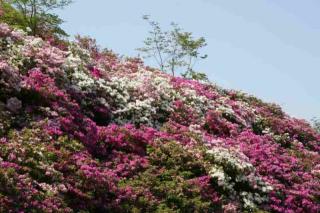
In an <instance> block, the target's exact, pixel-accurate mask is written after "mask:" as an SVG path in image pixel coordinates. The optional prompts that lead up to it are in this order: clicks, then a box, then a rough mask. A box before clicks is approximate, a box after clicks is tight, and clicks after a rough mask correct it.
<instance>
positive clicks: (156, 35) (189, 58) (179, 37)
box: [137, 15, 207, 76]
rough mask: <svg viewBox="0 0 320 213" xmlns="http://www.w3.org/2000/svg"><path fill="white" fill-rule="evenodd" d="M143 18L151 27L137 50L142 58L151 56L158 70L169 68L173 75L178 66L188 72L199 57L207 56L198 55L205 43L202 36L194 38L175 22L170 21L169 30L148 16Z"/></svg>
mask: <svg viewBox="0 0 320 213" xmlns="http://www.w3.org/2000/svg"><path fill="white" fill-rule="evenodd" d="M143 19H144V20H146V21H147V22H148V23H149V25H150V26H151V28H152V29H151V31H150V32H149V36H148V37H147V38H146V39H145V40H144V44H145V46H144V47H143V48H138V49H137V50H138V51H140V52H141V53H142V54H143V57H144V58H153V59H154V60H155V61H156V63H157V64H158V66H159V68H160V70H162V71H165V70H170V71H171V73H172V75H173V76H174V75H175V72H176V70H177V69H178V68H182V69H183V68H184V69H185V70H186V72H188V71H189V72H190V71H193V67H194V66H195V64H196V62H197V61H198V60H199V59H205V58H206V57H207V55H203V56H200V53H199V50H200V49H201V48H202V47H204V46H206V45H207V44H206V41H205V39H204V38H203V37H200V38H198V39H195V38H193V36H192V33H190V32H183V30H182V29H181V28H180V27H179V26H178V25H177V24H175V23H171V27H172V30H171V31H162V29H161V27H160V24H159V23H158V22H155V21H152V20H151V19H150V17H149V16H147V15H145V16H143ZM193 72H195V71H193Z"/></svg>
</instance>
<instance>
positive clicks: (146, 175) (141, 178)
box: [122, 142, 219, 213]
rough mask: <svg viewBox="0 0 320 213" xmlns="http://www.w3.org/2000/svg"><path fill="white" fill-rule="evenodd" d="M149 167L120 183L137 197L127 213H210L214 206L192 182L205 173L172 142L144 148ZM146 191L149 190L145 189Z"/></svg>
mask: <svg viewBox="0 0 320 213" xmlns="http://www.w3.org/2000/svg"><path fill="white" fill-rule="evenodd" d="M148 156H149V161H150V166H149V167H148V168H147V169H146V170H145V171H144V172H143V173H141V174H139V175H138V176H136V177H134V178H131V179H129V180H125V181H123V183H122V185H123V186H131V187H133V188H134V190H135V191H136V192H137V194H140V196H139V197H138V198H137V200H136V202H135V203H134V204H131V205H134V206H135V207H134V208H132V206H131V205H130V204H129V205H128V206H127V208H128V209H130V211H131V212H168V213H169V212H213V211H214V210H216V209H217V208H219V205H214V204H213V203H211V202H210V200H209V199H208V198H205V197H203V196H202V192H201V188H200V186H198V185H197V184H194V183H193V182H192V180H193V179H194V178H197V177H201V176H203V175H205V174H206V171H205V168H204V166H203V163H202V162H201V161H200V160H199V159H197V158H195V157H194V156H193V154H192V153H190V152H188V151H186V150H185V149H184V148H183V147H182V146H181V145H179V144H178V143H176V142H166V143H158V144H156V146H153V147H149V148H148ZM148 189H150V190H148Z"/></svg>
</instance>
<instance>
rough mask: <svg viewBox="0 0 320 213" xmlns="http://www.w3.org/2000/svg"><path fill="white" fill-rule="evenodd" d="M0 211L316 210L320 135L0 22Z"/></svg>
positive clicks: (211, 88) (189, 83)
mask: <svg viewBox="0 0 320 213" xmlns="http://www.w3.org/2000/svg"><path fill="white" fill-rule="evenodd" d="M0 48H1V51H0V212H288V213H293V212H308V213H316V212H320V155H319V151H320V135H319V134H317V133H316V132H315V131H314V130H313V129H312V128H311V127H310V126H309V124H307V123H306V122H305V121H303V120H298V119H295V118H291V117H289V116H288V115H287V114H285V113H284V112H283V111H282V110H281V109H280V108H279V107H278V106H276V105H273V104H267V103H263V102H262V101H260V100H259V99H256V98H254V97H252V96H249V95H246V94H243V93H241V92H238V91H228V90H223V89H221V88H219V87H217V86H215V85H213V84H208V83H201V82H197V81H193V80H187V79H184V78H180V77H172V76H170V75H167V74H165V73H162V72H160V71H158V70H154V69H152V68H149V67H145V66H144V65H143V63H142V62H141V61H140V60H139V59H131V58H128V59H120V58H118V57H117V56H116V55H114V54H113V53H111V52H107V51H104V52H100V51H98V50H97V49H96V48H94V45H92V44H91V43H90V41H88V40H79V41H78V42H71V43H70V44H68V46H67V47H64V48H62V47H56V46H53V45H51V44H50V43H48V42H46V41H43V40H41V39H39V38H36V37H30V36H26V35H25V34H24V33H23V32H21V31H16V30H12V29H10V28H9V27H8V26H7V25H4V24H0Z"/></svg>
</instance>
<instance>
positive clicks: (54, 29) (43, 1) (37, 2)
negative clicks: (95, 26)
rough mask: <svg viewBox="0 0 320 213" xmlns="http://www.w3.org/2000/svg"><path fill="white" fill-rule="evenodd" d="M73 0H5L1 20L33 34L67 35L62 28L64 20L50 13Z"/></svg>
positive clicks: (48, 35)
mask: <svg viewBox="0 0 320 213" xmlns="http://www.w3.org/2000/svg"><path fill="white" fill-rule="evenodd" d="M70 3H71V0H3V1H2V2H1V4H2V5H1V7H2V8H3V9H2V10H3V15H2V16H1V18H0V19H1V21H3V22H6V23H8V24H10V25H12V26H15V27H18V28H20V29H23V30H26V31H29V32H30V34H31V35H37V36H41V37H44V38H46V37H50V36H56V37H60V36H67V34H66V32H65V31H63V30H62V29H61V28H60V24H61V23H62V22H63V20H62V19H60V18H59V17H58V16H57V15H56V14H53V13H50V11H53V10H55V9H59V8H60V9H62V8H64V7H65V6H67V5H69V4H70Z"/></svg>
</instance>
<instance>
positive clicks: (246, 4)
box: [58, 0, 320, 119]
mask: <svg viewBox="0 0 320 213" xmlns="http://www.w3.org/2000/svg"><path fill="white" fill-rule="evenodd" d="M319 11H320V1H319V0H303V1H301V0H281V1H278V0H241V1H239V0H161V1H160V0H158V1H156V0H135V1H133V0H114V1H106V0H90V1H88V0H74V3H73V4H72V5H70V6H69V7H67V8H66V9H64V10H63V11H59V12H58V14H59V15H60V16H61V17H62V19H64V20H65V21H66V23H64V24H63V28H64V29H65V30H66V31H67V32H68V33H69V34H70V35H75V34H80V35H89V36H92V37H94V38H96V39H97V41H98V43H99V44H100V45H101V46H102V47H107V48H110V49H113V50H114V51H115V52H117V53H119V54H122V55H127V56H136V55H137V52H136V51H135V49H136V48H138V47H141V46H142V45H143V43H142V41H143V39H144V38H145V37H146V36H147V33H148V30H149V26H148V25H147V24H146V23H145V22H144V21H143V20H142V18H141V17H142V15H144V14H148V15H151V17H152V18H153V19H154V20H157V21H158V22H160V24H161V25H162V26H163V28H166V27H168V25H169V23H170V22H172V21H174V22H176V23H178V24H179V25H180V26H181V27H183V28H184V30H186V31H189V32H193V34H194V35H195V36H203V37H205V38H206V40H207V43H208V46H207V47H206V48H204V49H203V53H206V54H208V55H209V57H208V58H207V59H206V60H205V61H202V62H201V63H199V64H198V65H197V66H196V67H195V68H196V69H197V70H199V71H202V72H205V73H206V74H207V75H208V76H209V78H210V79H211V80H212V81H213V82H215V83H217V84H219V85H221V86H223V87H225V88H230V89H238V90H242V91H244V92H247V93H250V94H253V95H255V96H257V97H259V98H262V99H263V100H265V101H268V102H275V103H278V104H280V105H281V106H282V107H283V108H284V110H285V111H286V112H288V113H289V114H290V115H293V116H295V117H298V118H305V119H310V118H312V117H314V116H316V117H320V94H319V91H320V42H319V39H320V13H319ZM147 63H151V62H149V61H147Z"/></svg>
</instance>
